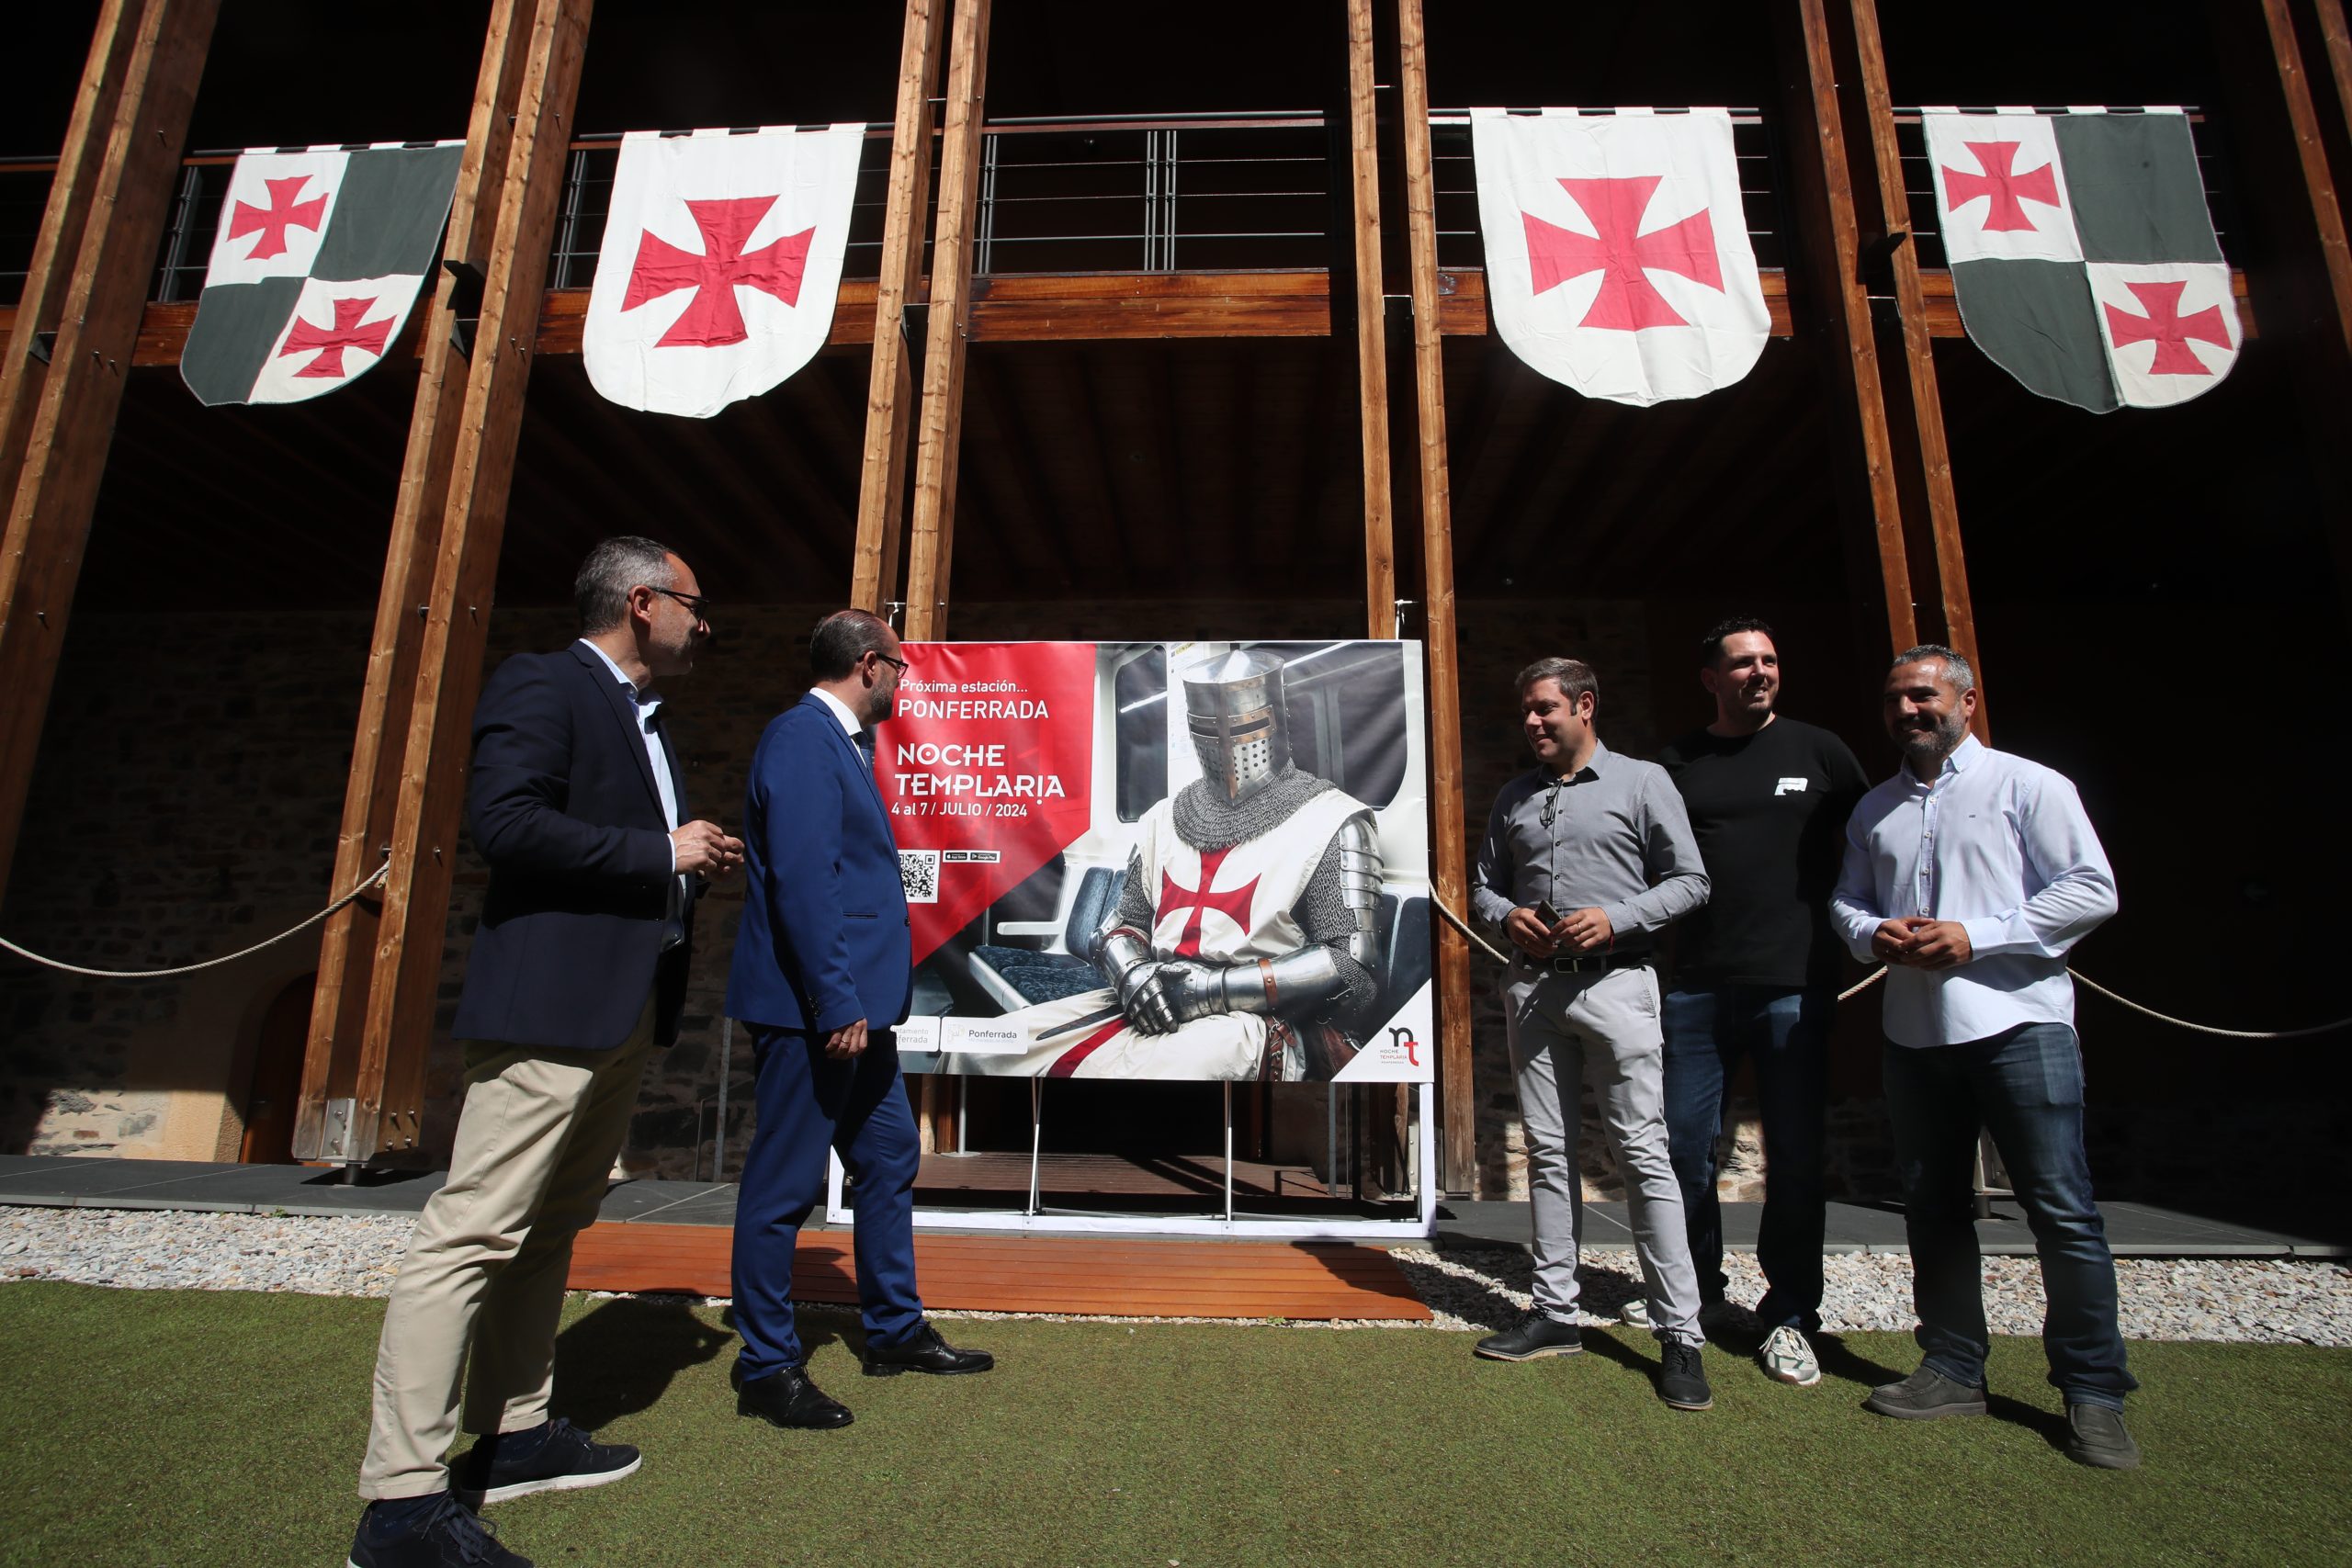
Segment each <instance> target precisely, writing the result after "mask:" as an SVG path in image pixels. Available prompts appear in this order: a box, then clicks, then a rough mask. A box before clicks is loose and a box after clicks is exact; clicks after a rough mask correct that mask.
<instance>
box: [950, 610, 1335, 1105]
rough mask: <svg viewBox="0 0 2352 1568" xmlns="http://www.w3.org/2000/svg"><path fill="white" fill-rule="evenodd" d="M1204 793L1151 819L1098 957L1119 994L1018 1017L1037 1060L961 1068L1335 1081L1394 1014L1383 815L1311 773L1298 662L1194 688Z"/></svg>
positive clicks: (1222, 672)
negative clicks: (1369, 1034)
mask: <svg viewBox="0 0 2352 1568" xmlns="http://www.w3.org/2000/svg"><path fill="white" fill-rule="evenodd" d="M1182 685H1183V693H1184V714H1185V722H1186V727H1187V728H1188V729H1189V730H1190V732H1191V735H1192V739H1193V750H1194V751H1195V752H1196V753H1197V754H1198V755H1199V758H1200V762H1201V773H1202V776H1201V777H1200V778H1198V779H1196V780H1194V781H1193V783H1191V784H1187V785H1185V786H1184V787H1183V788H1182V790H1180V791H1178V792H1177V794H1176V795H1174V797H1173V798H1171V799H1168V800H1163V801H1160V802H1159V803H1158V804H1157V805H1155V806H1153V807H1151V809H1150V810H1149V811H1148V812H1147V813H1145V815H1144V818H1143V820H1142V821H1141V822H1140V823H1138V824H1137V832H1136V845H1135V848H1134V850H1133V852H1131V853H1130V855H1129V856H1128V860H1127V868H1126V876H1125V882H1124V885H1123V886H1122V888H1121V891H1120V895H1119V898H1118V901H1117V903H1116V904H1115V906H1114V908H1113V910H1112V913H1111V915H1110V917H1109V919H1107V920H1106V921H1105V922H1104V924H1103V928H1102V929H1101V930H1100V931H1096V932H1095V933H1094V934H1093V937H1092V938H1091V942H1090V943H1089V950H1088V953H1087V956H1088V957H1089V958H1090V959H1091V961H1092V963H1093V964H1094V965H1095V967H1096V968H1097V969H1099V970H1100V971H1101V972H1102V974H1103V978H1104V980H1105V981H1106V982H1107V983H1108V984H1107V986H1106V987H1104V988H1102V989H1097V990H1091V991H1086V992H1083V993H1081V994H1080V995H1078V996H1075V997H1070V998H1067V999H1064V1000H1060V1001H1053V1002H1046V1003H1041V1004H1039V1005H1037V1006H1035V1007H1029V1008H1023V1009H1022V1010H1019V1011H1017V1012H1014V1013H1012V1014H1010V1015H1008V1017H1009V1019H1011V1020H1014V1021H1019V1022H1020V1023H1021V1024H1022V1025H1023V1028H1024V1029H1026V1030H1027V1032H1028V1034H1029V1038H1030V1040H1031V1041H1032V1042H1034V1044H1033V1046H1032V1048H1031V1049H1030V1050H1028V1051H1027V1052H1025V1053H1023V1054H1022V1055H1011V1056H968V1057H958V1058H954V1059H953V1061H954V1066H953V1069H952V1070H956V1071H962V1072H973V1073H985V1074H994V1075H999V1076H1009V1077H1125V1078H1162V1077H1164V1078H1221V1079H1244V1078H1262V1079H1267V1080H1270V1081H1280V1082H1296V1081H1300V1080H1328V1079H1329V1078H1331V1077H1335V1076H1336V1075H1337V1074H1338V1073H1339V1072H1340V1070H1341V1069H1342V1068H1344V1067H1345V1066H1347V1065H1348V1063H1349V1062H1350V1061H1351V1060H1352V1059H1353V1058H1354V1056H1355V1055H1356V1052H1357V1050H1358V1049H1359V1048H1360V1047H1361V1045H1362V1043H1363V1040H1362V1036H1361V1034H1360V1032H1358V1031H1360V1029H1361V1027H1362V1025H1363V1021H1364V1020H1365V1019H1366V1017H1367V1016H1368V1015H1369V1014H1370V1013H1371V1011H1372V1010H1373V1008H1374V1003H1375V1002H1377V1001H1378V1000H1379V982H1378V979H1377V976H1378V974H1379V972H1380V968H1381V965H1380V962H1379V953H1378V949H1379V943H1380V936H1379V931H1378V927H1377V923H1376V919H1375V917H1376V916H1377V913H1378V910H1379V907H1380V888H1381V878H1382V868H1381V859H1380V837H1379V831H1378V829H1377V828H1376V827H1375V825H1374V819H1373V814H1372V810H1371V808H1370V807H1367V806H1365V805H1364V804H1363V802H1362V801H1360V800H1357V799H1356V798H1355V797H1354V796H1352V795H1349V794H1348V793H1347V792H1346V791H1344V790H1342V789H1340V787H1339V786H1338V785H1337V784H1333V783H1332V782H1331V781H1330V780H1329V779H1325V778H1318V777H1317V776H1316V775H1315V774H1313V773H1304V772H1302V771H1300V770H1299V768H1298V767H1297V766H1296V765H1295V763H1294V762H1293V761H1292V757H1291V744H1290V720H1289V716H1288V713H1287V711H1286V709H1285V706H1284V702H1283V660H1281V659H1280V658H1279V657H1278V656H1276V655H1275V654H1273V653H1272V652H1270V651H1268V650H1266V649H1245V650H1241V651H1238V652H1233V653H1227V654H1225V655H1222V656H1220V657H1218V658H1216V659H1215V660H1210V661H1209V662H1207V663H1205V664H1204V665H1201V666H1199V667H1197V668H1195V669H1193V671H1189V672H1187V673H1185V674H1184V676H1183V678H1182Z"/></svg>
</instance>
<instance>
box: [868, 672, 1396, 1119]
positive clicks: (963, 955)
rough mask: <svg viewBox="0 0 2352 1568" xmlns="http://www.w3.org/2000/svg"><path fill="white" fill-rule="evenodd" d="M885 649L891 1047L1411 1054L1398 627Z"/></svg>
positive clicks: (1159, 1062) (995, 1066) (1160, 1054)
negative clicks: (898, 985) (892, 652)
mask: <svg viewBox="0 0 2352 1568" xmlns="http://www.w3.org/2000/svg"><path fill="white" fill-rule="evenodd" d="M902 652H903V653H904V656H905V658H906V659H907V660H908V668H907V670H906V671H905V674H904V675H903V677H902V678H901V680H900V682H899V694H898V709H897V712H896V714H895V715H894V716H892V717H891V718H890V720H889V721H888V722H887V723H886V724H884V725H882V726H881V727H880V728H879V729H878V731H877V735H878V744H877V746H876V761H875V773H876V779H877V780H878V782H879V784H880V785H881V789H882V797H883V800H884V802H885V804H886V805H887V806H888V808H889V811H890V815H891V826H892V828H893V829H894V830H895V831H896V834H897V837H898V841H899V861H900V866H901V871H902V874H903V876H904V880H905V883H906V889H907V902H908V908H909V910H910V915H911V917H912V922H913V933H914V959H915V999H914V1016H913V1017H912V1018H910V1020H909V1021H908V1023H907V1024H906V1026H905V1027H904V1028H903V1029H902V1030H901V1031H900V1032H899V1051H900V1059H901V1061H902V1062H903V1064H904V1066H905V1067H906V1070H908V1071H910V1072H925V1071H929V1072H947V1073H971V1074H984V1075H989V1076H996V1077H1112V1078H1176V1079H1227V1080H1235V1079H1264V1080H1270V1081H1275V1082H1310V1081H1342V1082H1403V1083H1422V1082H1427V1081H1429V1080H1430V1078H1431V1077H1432V1072H1433V1051H1434V1041H1435V1032H1434V1030H1433V1027H1432V990H1431V984H1430V878H1429V817H1428V747H1427V740H1426V737H1425V734H1424V724H1423V714H1422V697H1421V689H1422V686H1421V649H1420V648H1419V645H1417V644H1413V643H1406V642H1374V641H1363V642H1352V641H1351V642H1255V643H1157V642H1128V643H1082V642H1026V643H920V642H910V643H908V644H907V645H906V646H905V648H904V649H903V650H902Z"/></svg>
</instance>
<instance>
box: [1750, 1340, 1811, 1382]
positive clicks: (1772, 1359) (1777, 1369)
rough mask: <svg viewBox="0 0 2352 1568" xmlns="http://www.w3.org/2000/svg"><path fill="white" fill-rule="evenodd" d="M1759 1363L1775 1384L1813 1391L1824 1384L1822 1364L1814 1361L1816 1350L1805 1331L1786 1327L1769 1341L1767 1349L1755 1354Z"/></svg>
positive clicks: (1765, 1341) (1766, 1343)
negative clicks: (1789, 1384)
mask: <svg viewBox="0 0 2352 1568" xmlns="http://www.w3.org/2000/svg"><path fill="white" fill-rule="evenodd" d="M1756 1359H1758V1361H1760V1362H1762V1363H1763V1364H1764V1375H1765V1376H1766V1377H1769V1378H1770V1379H1771V1380H1772V1381H1773V1382H1785V1383H1794V1384H1795V1385H1796V1386H1797V1387H1799V1388H1811V1387H1812V1386H1813V1385H1814V1384H1815V1383H1817V1382H1820V1381H1821V1363H1820V1362H1819V1361H1816V1360H1815V1359H1814V1358H1813V1347H1812V1346H1811V1345H1810V1344H1808V1343H1806V1341H1805V1337H1804V1332H1803V1331H1802V1330H1800V1329H1796V1328H1792V1327H1791V1326H1790V1325H1787V1324H1782V1325H1781V1326H1780V1327H1778V1328H1776V1329H1774V1330H1772V1332H1771V1333H1770V1335H1769V1336H1767V1337H1766V1338H1765V1340H1764V1348H1762V1349H1761V1350H1758V1352H1757V1353H1756Z"/></svg>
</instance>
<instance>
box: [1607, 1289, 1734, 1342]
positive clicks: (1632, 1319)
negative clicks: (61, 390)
mask: <svg viewBox="0 0 2352 1568" xmlns="http://www.w3.org/2000/svg"><path fill="white" fill-rule="evenodd" d="M1738 1310H1739V1309H1738V1308H1736V1307H1735V1306H1733V1305H1732V1304H1731V1303H1729V1302H1724V1301H1714V1302H1702V1303H1699V1330H1700V1332H1701V1333H1702V1334H1712V1333H1713V1332H1715V1331H1716V1330H1717V1329H1720V1328H1723V1327H1724V1326H1725V1325H1728V1324H1730V1323H1731V1322H1732V1319H1733V1314H1735V1313H1736V1312H1737V1311H1738ZM1617 1321H1618V1322H1620V1323H1622V1324H1623V1325H1626V1326H1627V1327H1629V1328H1651V1327H1655V1326H1656V1325H1657V1319H1656V1318H1653V1317H1652V1316H1650V1303H1649V1302H1648V1301H1647V1300H1646V1299H1645V1298H1644V1297H1641V1296H1635V1297H1634V1299H1633V1300H1631V1301H1629V1302H1627V1303H1625V1304H1624V1305H1623V1306H1621V1307H1619V1308H1618V1309H1617Z"/></svg>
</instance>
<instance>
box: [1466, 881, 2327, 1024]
mask: <svg viewBox="0 0 2352 1568" xmlns="http://www.w3.org/2000/svg"><path fill="white" fill-rule="evenodd" d="M1430 903H1431V904H1434V905H1436V906H1437V912H1438V913H1439V914H1441V915H1443V916H1444V917H1445V919H1446V922H1447V924H1449V925H1451V926H1453V929H1454V930H1455V931H1460V932H1461V933H1462V934H1463V935H1464V936H1466V937H1468V938H1469V939H1470V940H1471V941H1472V942H1476V943H1477V944H1478V945H1479V947H1481V948H1483V949H1484V950H1485V951H1486V953H1487V957H1489V958H1491V959H1493V960H1494V961H1495V962H1496V963H1498V964H1509V963H1510V957H1509V956H1508V955H1507V954H1505V953H1502V952H1500V951H1498V949H1497V948H1496V947H1495V945H1494V943H1492V942H1488V941H1487V939H1486V938H1485V937H1482V936H1480V935H1479V934H1478V933H1477V932H1476V931H1472V930H1471V929H1470V927H1469V925H1468V924H1467V923H1466V922H1465V921H1464V919H1462V917H1461V916H1459V915H1457V914H1455V913H1454V912H1453V910H1452V909H1449V908H1446V907H1445V905H1444V904H1443V903H1442V902H1441V901H1440V900H1438V899H1436V898H1431V899H1430ZM2066 973H2067V974H2069V975H2072V976H2074V977H2075V979H2077V980H2080V981H2081V982H2082V983H2083V984H2084V985H2086V986H2088V987H2090V988H2091V989H2092V990H2094V991H2097V992H2098V994H2099V995H2100V996H2102V997H2105V998H2107V999H2108V1000H2109V1001H2111V1002H2114V1003H2116V1004H2118V1005H2119V1006H2121V1007H2127V1008H2130V1009H2131V1010H2132V1011H2133V1012H2136V1013H2139V1014H2140V1015H2142V1016H2143V1017H2145V1018H2153V1019H2154V1020H2155V1021H2157V1022H2158V1023H2169V1024H2171V1025H2172V1026H2173V1027H2174V1028H2175V1029H2186V1030H2188V1031H2189V1032H2191V1033H2193V1034H2211V1035H2216V1036H2219V1037H2220V1038H2222V1039H2223V1040H2308V1039H2310V1038H2311V1037H2312V1035H2314V1034H2333V1033H2334V1032H2335V1031H2337V1030H2339V1029H2352V1018H2341V1019H2338V1020H2336V1021H2335V1022H2334V1023H2318V1024H2313V1025H2312V1027H2311V1028H2309V1029H2222V1028H2221V1027H2219V1026H2218V1025H2215V1024H2211V1023H2191V1022H2190V1021H2188V1020H2187V1019H2185V1018H2174V1017H2172V1016H2171V1015H2170V1014H2168V1013H2161V1012H2158V1011H2157V1010H2155V1009H2154V1008H2146V1007H2142V1006H2141V1005H2140V1004H2139V1003H2138V1002H2135V1001H2133V1000H2132V999H2131V998H2129V997H2120V996H2117V995H2116V994H2115V993H2114V992H2113V991H2110V990H2109V989H2108V988H2107V987H2105V986H2102V985H2100V984H2099V983H2098V981H2097V980H2094V979H2092V978H2091V977H2090V976H2087V975H2086V974H2084V973H2083V972H2082V971H2081V970H2079V969H2068V970H2067V971H2066ZM1885 978H1886V966H1885V965H1884V964H1881V965H1879V966H1878V967H1877V968H1876V969H1873V970H1871V972H1870V973H1869V974H1868V975H1865V976H1862V977H1861V979H1860V980H1859V981H1857V982H1855V983H1854V984H1853V985H1851V986H1849V987H1846V989H1844V990H1842V991H1840V992H1838V1000H1839V1001H1841V1002H1847V1001H1851V1000H1853V999H1854V998H1856V997H1859V996H1860V995H1861V994H1862V993H1863V992H1864V991H1867V990H1869V989H1870V988H1871V987H1872V986H1875V985H1877V984H1878V983H1879V982H1880V981H1881V980H1883V979H1885Z"/></svg>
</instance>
